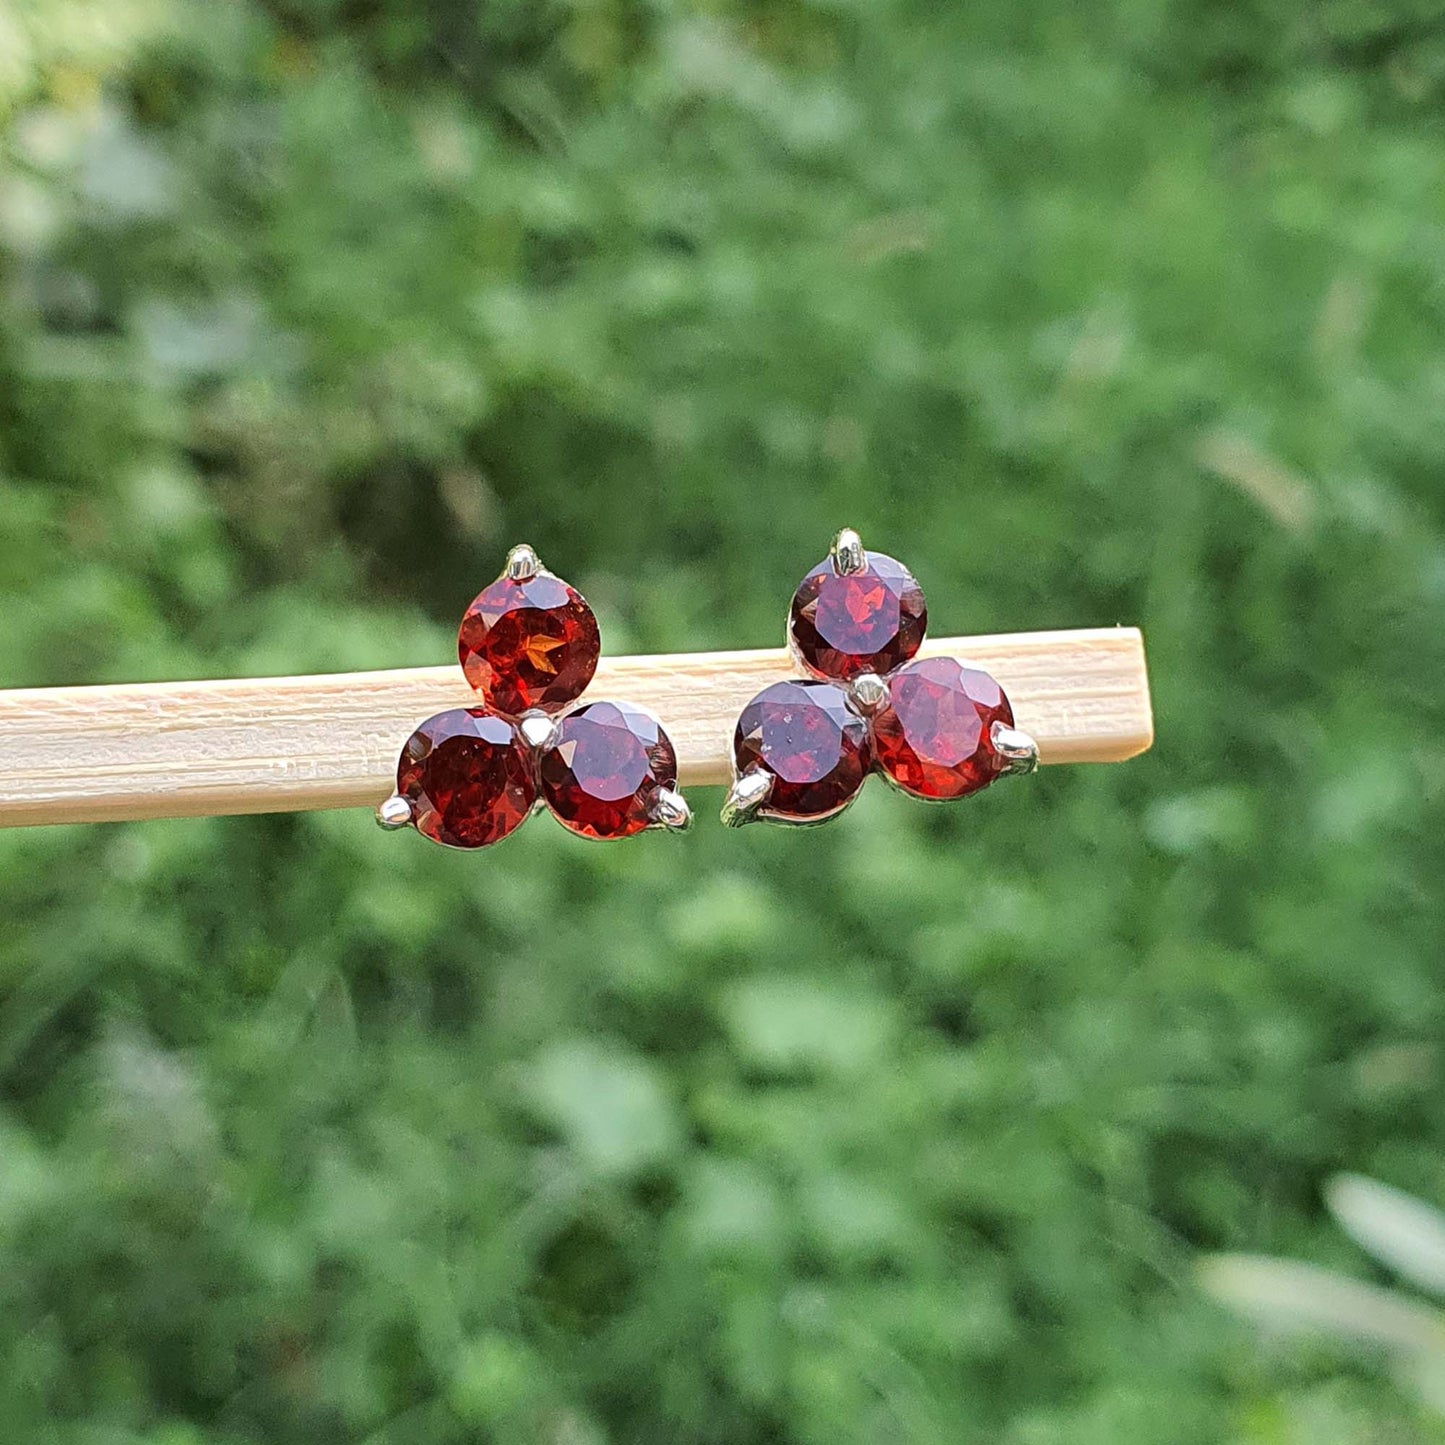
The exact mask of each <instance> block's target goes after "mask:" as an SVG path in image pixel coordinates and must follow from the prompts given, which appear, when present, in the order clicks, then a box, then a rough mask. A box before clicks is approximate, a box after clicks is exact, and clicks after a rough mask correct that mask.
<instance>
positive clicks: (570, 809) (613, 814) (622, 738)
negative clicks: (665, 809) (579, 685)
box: [538, 702, 677, 838]
mask: <svg viewBox="0 0 1445 1445" xmlns="http://www.w3.org/2000/svg"><path fill="white" fill-rule="evenodd" d="M538 772H539V773H540V775H541V779H542V795H543V797H545V798H546V800H547V806H548V807H549V808H551V810H552V811H553V813H555V814H556V816H557V821H558V822H560V823H561V824H562V825H563V826H564V827H566V828H570V829H571V830H572V831H573V832H574V833H580V834H581V835H582V836H583V837H584V838H630V837H631V836H632V834H634V833H640V832H641V831H642V830H643V829H644V828H646V827H647V826H648V825H649V824H650V823H652V822H653V821H654V811H655V808H656V804H657V795H658V793H659V791H660V790H661V789H663V788H675V787H676V786H677V754H676V753H675V752H674V751H673V748H672V743H671V741H669V739H668V736H667V734H666V733H665V732H663V730H662V726H661V724H660V723H659V722H658V721H657V719H656V718H655V717H653V715H652V714H651V713H650V712H644V711H643V710H642V709H641V708H638V707H629V706H628V705H627V704H626V703H616V702H592V703H587V704H586V705H585V706H583V707H579V708H578V709H577V710H576V711H575V712H569V713H568V714H567V716H566V717H564V718H563V719H562V721H561V722H560V723H558V724H557V741H556V742H555V743H553V744H552V746H551V747H550V748H548V749H547V751H546V752H545V753H543V754H542V758H541V763H540V765H539V768H538Z"/></svg>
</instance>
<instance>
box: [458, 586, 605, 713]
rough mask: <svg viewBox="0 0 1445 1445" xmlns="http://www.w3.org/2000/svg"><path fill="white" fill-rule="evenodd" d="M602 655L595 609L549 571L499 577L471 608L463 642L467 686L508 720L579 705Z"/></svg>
mask: <svg viewBox="0 0 1445 1445" xmlns="http://www.w3.org/2000/svg"><path fill="white" fill-rule="evenodd" d="M601 651H602V641H601V638H600V637H599V636H598V632H597V619H596V618H595V617H594V616H593V615H592V609H591V608H590V607H589V606H588V605H587V603H586V602H585V601H584V600H583V597H582V594H581V593H580V592H578V591H577V590H576V588H574V587H569V586H568V585H567V584H566V583H565V582H563V581H562V580H561V578H559V577H553V576H552V575H551V573H549V572H538V573H537V574H536V575H535V576H533V577H528V578H526V579H524V580H521V581H514V580H513V579H512V578H510V577H499V578H498V579H497V580H496V581H495V582H493V583H492V585H491V586H490V587H487V588H484V589H483V591H482V592H481V593H480V594H479V595H478V597H477V598H476V600H475V601H474V602H473V603H472V605H471V606H470V607H468V608H467V612H466V616H465V617H463V618H462V626H461V631H460V633H459V634H458V636H457V652H458V655H459V656H460V657H461V660H462V670H463V671H464V672H465V673H466V675H467V681H468V682H470V683H471V685H472V686H473V687H474V688H476V689H477V691H478V692H480V693H481V694H482V696H483V697H484V698H486V700H487V702H488V704H489V705H490V706H491V707H493V708H495V709H496V710H497V711H498V712H501V713H505V714H507V716H509V717H515V716H516V715H517V714H518V713H523V712H526V711H527V710H528V709H529V708H534V707H535V708H542V709H544V710H546V711H554V710H556V709H557V708H561V707H566V706H567V704H568V703H569V702H575V701H576V700H577V698H579V697H580V696H581V695H582V690H583V689H584V688H585V687H586V686H587V684H588V683H589V682H591V681H592V674H593V673H594V672H595V671H596V670H597V658H598V655H599V654H600V652H601Z"/></svg>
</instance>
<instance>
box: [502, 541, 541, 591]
mask: <svg viewBox="0 0 1445 1445" xmlns="http://www.w3.org/2000/svg"><path fill="white" fill-rule="evenodd" d="M541 570H542V564H541V562H540V561H539V560H538V559H537V554H536V553H535V552H534V551H533V550H532V549H531V548H530V547H529V546H528V545H527V544H526V543H525V542H523V543H522V544H521V545H520V546H517V547H513V548H512V550H511V551H510V552H508V553H507V568H506V572H507V579H508V581H511V582H528V581H530V580H531V579H532V578H533V577H535V576H536V575H537V573H539V572H540V571H541Z"/></svg>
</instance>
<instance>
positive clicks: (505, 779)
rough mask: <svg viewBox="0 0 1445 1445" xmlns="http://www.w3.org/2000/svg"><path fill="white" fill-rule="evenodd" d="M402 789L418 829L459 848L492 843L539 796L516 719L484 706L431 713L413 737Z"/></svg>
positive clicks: (402, 766)
mask: <svg viewBox="0 0 1445 1445" xmlns="http://www.w3.org/2000/svg"><path fill="white" fill-rule="evenodd" d="M396 790H397V792H398V793H400V794H401V796H402V797H404V798H406V799H407V800H408V802H410V803H411V814H412V821H413V822H414V823H415V824H416V830H417V832H418V833H422V834H424V835H425V836H426V837H428V838H430V839H432V841H433V842H436V843H445V844H447V845H448V846H449V847H452V848H484V847H486V845H487V844H488V843H496V842H499V841H500V840H501V839H503V838H505V837H506V836H507V834H508V833H510V832H511V831H512V830H513V829H514V828H516V827H518V826H519V825H520V824H521V823H522V822H523V821H524V820H525V818H526V816H527V814H528V813H529V812H530V811H531V808H532V803H533V801H534V800H535V799H536V796H537V791H536V785H535V783H534V782H533V781H532V767H531V760H530V758H529V757H528V756H527V752H526V749H525V747H524V746H523V744H522V743H521V741H520V740H519V739H518V738H517V736H516V734H515V733H514V732H513V730H512V725H511V723H509V722H507V721H506V720H505V719H504V718H499V717H496V716H494V715H493V714H491V713H489V712H485V711H483V710H482V709H481V708H456V709H454V710H452V711H451V712H443V713H438V714H437V715H436V716H435V717H432V718H428V719H427V720H426V721H425V722H424V723H422V725H421V726H420V727H419V728H417V730H416V731H415V732H414V733H413V734H412V735H411V737H409V738H408V739H407V742H406V746H405V747H404V748H403V749H402V750H401V761H400V762H399V763H398V764H397V769H396Z"/></svg>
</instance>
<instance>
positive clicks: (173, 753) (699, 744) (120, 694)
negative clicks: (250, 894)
mask: <svg viewBox="0 0 1445 1445" xmlns="http://www.w3.org/2000/svg"><path fill="white" fill-rule="evenodd" d="M937 653H946V654H951V655H953V656H956V657H964V658H968V659H971V660H973V661H976V662H977V663H978V664H979V665H980V666H982V667H985V668H987V669H988V670H989V671H990V672H992V673H993V674H994V676H995V677H997V678H998V680H999V681H1000V682H1001V683H1002V684H1003V686H1004V687H1005V689H1006V690H1007V691H1008V693H1009V696H1010V698H1011V699H1012V701H1013V706H1014V712H1015V721H1016V722H1017V724H1018V726H1019V727H1020V728H1022V729H1023V730H1024V731H1026V732H1029V733H1032V734H1033V736H1034V738H1035V739H1036V740H1037V741H1038V744H1039V751H1040V761H1042V762H1045V763H1082V762H1119V761H1122V760H1123V759H1124V758H1129V757H1133V756H1134V754H1135V753H1140V752H1143V751H1144V749H1145V748H1147V747H1148V746H1149V744H1150V742H1151V741H1152V739H1153V718H1152V714H1151V711H1150V706H1149V683H1148V676H1147V674H1146V671H1145V665H1144V643H1143V639H1142V638H1141V637H1140V635H1139V633H1138V631H1137V630H1136V629H1134V628H1125V627H1121V628H1114V629H1098V630H1089V631H1075V632H1021V633H1014V634H1011V635H1008V636H996V637H953V638H944V639H942V640H940V641H937V642H933V643H929V644H927V645H926V646H925V648H924V654H925V655H928V654H937ZM795 672H796V669H795V667H794V666H793V664H792V663H791V661H790V660H789V658H788V655H787V653H786V652H784V651H783V650H782V649H781V648H779V649H776V650H773V649H769V650H764V651H756V652H704V653H691V654H686V653H685V654H678V655H673V656H666V657H621V658H612V659H604V661H603V662H602V665H601V666H600V667H599V668H598V670H597V676H596V677H595V678H594V680H593V683H592V686H591V687H590V688H589V689H588V694H587V695H588V696H589V697H594V698H606V697H611V698H616V699H618V700H619V701H628V702H634V703H639V704H641V705H642V706H645V707H648V708H651V709H652V711H653V712H655V713H656V714H657V715H658V716H659V717H660V718H661V719H662V720H663V723H664V724H665V726H666V727H667V731H668V733H669V734H670V736H671V737H672V740H673V742H674V744H675V745H676V747H677V753H678V761H679V763H680V765H681V773H682V777H681V780H680V781H681V783H682V785H683V786H687V785H688V784H692V785H698V784H710V783H725V782H726V781H727V780H728V757H729V752H730V748H731V741H732V730H733V724H734V722H735V720H736V719H737V715H738V713H739V712H740V711H741V710H742V707H743V705H744V704H745V703H746V702H747V701H748V699H749V698H750V697H752V695H753V694H754V693H756V692H757V691H759V690H760V689H761V688H763V687H765V686H766V685H767V684H768V683H769V682H771V681H774V680H776V679H778V678H781V677H787V676H791V675H794V674H795ZM476 702H477V697H476V694H474V693H473V692H472V691H471V689H470V688H469V687H468V686H467V683H466V681H465V679H464V678H463V677H462V673H461V669H460V668H458V667H457V666H456V665H455V664H453V665H452V666H450V667H416V668H403V669H401V670H399V671H395V672H356V673H336V674H333V675H330V676H323V677H277V678H250V679H246V680H242V681H231V682H162V683H139V684H134V685H123V686H119V687H57V688H27V689H20V690H16V691H12V692H0V827H23V826H26V825H31V824H37V823H98V822H106V821H109V820H113V819H121V818H184V817H200V816H204V815H209V814H225V813H275V812H288V811H293V810H297V809H304V808H348V807H355V806H361V805H374V804H376V803H377V802H379V801H380V800H381V799H382V798H384V797H386V795H387V794H388V793H389V792H390V791H391V787H392V784H393V782H394V780H395V774H396V759H397V754H398V753H399V752H400V750H401V745H402V743H404V742H405V741H406V739H407V737H408V736H409V735H410V733H411V731H412V729H413V728H414V727H415V726H416V724H417V723H419V722H420V721H421V720H422V719H423V718H426V717H429V716H430V715H431V714H432V713H436V712H440V711H442V710H443V709H444V708H449V707H464V706H473V705H475V704H476Z"/></svg>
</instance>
